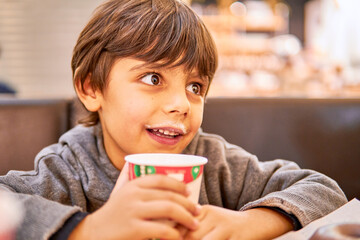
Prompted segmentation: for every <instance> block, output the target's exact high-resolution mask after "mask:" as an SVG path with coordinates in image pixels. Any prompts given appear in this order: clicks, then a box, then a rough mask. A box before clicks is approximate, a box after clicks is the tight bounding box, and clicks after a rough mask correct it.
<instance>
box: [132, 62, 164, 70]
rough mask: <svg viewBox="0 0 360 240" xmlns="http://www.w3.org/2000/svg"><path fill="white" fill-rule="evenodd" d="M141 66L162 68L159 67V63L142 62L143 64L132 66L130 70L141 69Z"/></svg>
mask: <svg viewBox="0 0 360 240" xmlns="http://www.w3.org/2000/svg"><path fill="white" fill-rule="evenodd" d="M141 68H161V67H159V65H156V64H153V63H142V64H138V65H135V66H133V67H132V68H130V71H136V70H139V69H141Z"/></svg>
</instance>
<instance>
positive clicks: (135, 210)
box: [69, 169, 199, 239]
mask: <svg viewBox="0 0 360 240" xmlns="http://www.w3.org/2000/svg"><path fill="white" fill-rule="evenodd" d="M125 170H126V169H123V172H125ZM125 179H126V178H124V177H123V175H122V176H120V177H119V180H118V181H117V183H116V185H115V187H114V190H113V192H112V194H111V195H110V198H109V200H108V201H107V202H106V203H105V204H104V206H102V207H101V208H100V209H99V210H97V211H96V212H94V213H92V214H90V215H88V216H87V217H85V219H84V220H83V221H82V222H80V224H79V225H78V226H77V227H76V228H75V229H74V231H73V232H72V234H71V236H70V238H69V239H150V238H162V239H179V238H180V236H181V235H180V232H179V230H177V229H176V228H175V227H171V226H169V225H166V224H164V223H161V222H159V221H156V220H163V219H170V220H173V221H174V222H176V223H178V224H181V225H183V226H185V227H186V228H188V229H192V230H195V229H196V228H197V226H198V220H197V219H196V218H195V217H194V216H196V215H198V214H199V209H198V207H197V206H196V204H194V203H192V202H191V201H190V200H189V199H187V195H188V191H187V189H186V185H185V184H184V183H182V182H179V181H177V180H175V179H173V178H170V177H167V176H164V175H149V176H145V177H141V178H138V179H135V180H132V181H130V182H129V181H127V180H125Z"/></svg>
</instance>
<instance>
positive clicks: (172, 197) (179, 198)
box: [139, 189, 200, 216]
mask: <svg viewBox="0 0 360 240" xmlns="http://www.w3.org/2000/svg"><path fill="white" fill-rule="evenodd" d="M139 198H141V200H142V201H146V202H147V201H158V200H162V201H165V200H166V201H171V202H174V203H177V204H179V205H181V206H183V207H184V208H185V209H186V210H187V211H189V212H190V213H191V214H193V215H194V216H198V215H199V214H200V205H198V204H196V203H194V202H192V201H191V200H190V199H188V198H187V197H185V196H183V195H181V194H178V193H175V192H172V191H165V190H157V189H145V190H144V191H143V192H142V193H141V197H140V196H139Z"/></svg>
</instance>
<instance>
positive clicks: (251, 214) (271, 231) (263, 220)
mask: <svg viewBox="0 0 360 240" xmlns="http://www.w3.org/2000/svg"><path fill="white" fill-rule="evenodd" d="M198 219H199V221H200V226H199V228H198V229H197V230H194V231H191V230H190V231H187V232H186V230H185V228H182V234H183V235H184V239H186V240H193V239H206V240H222V239H230V240H235V239H272V238H274V237H277V236H280V235H282V234H284V233H286V232H288V231H290V230H292V229H293V227H292V224H291V222H290V221H289V220H288V219H287V218H286V217H285V216H283V215H282V214H280V213H278V212H276V211H274V210H271V209H267V208H255V209H250V210H247V211H243V212H238V211H232V210H228V209H224V208H219V207H215V206H210V205H206V206H203V207H202V210H201V213H200V215H199V216H198Z"/></svg>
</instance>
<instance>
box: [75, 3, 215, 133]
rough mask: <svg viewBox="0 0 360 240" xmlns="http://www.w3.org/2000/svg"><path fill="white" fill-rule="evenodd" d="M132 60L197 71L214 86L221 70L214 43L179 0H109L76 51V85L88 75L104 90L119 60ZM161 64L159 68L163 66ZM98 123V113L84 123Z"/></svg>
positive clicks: (88, 26) (98, 87)
mask: <svg viewBox="0 0 360 240" xmlns="http://www.w3.org/2000/svg"><path fill="white" fill-rule="evenodd" d="M123 57H133V58H136V59H139V60H142V61H145V62H147V63H152V64H157V65H158V66H159V67H164V66H169V67H175V66H180V65H183V66H185V69H186V70H189V71H191V70H192V69H193V68H195V69H197V70H198V72H199V74H200V77H204V78H208V79H209V81H210V82H211V80H212V78H213V76H214V74H215V70H216V67H217V52H216V47H215V44H214V42H213V40H212V38H211V36H210V34H209V32H208V30H207V29H206V27H205V25H204V24H203V22H202V21H201V19H200V18H199V17H198V16H197V15H196V14H195V13H194V12H193V11H192V10H191V9H190V8H189V7H188V6H187V5H186V4H184V3H182V2H181V1H179V0H110V1H107V2H105V3H103V4H102V5H100V6H99V7H98V8H97V9H96V11H95V13H94V15H93V17H92V18H91V19H90V21H89V23H88V24H87V25H86V26H85V28H84V29H83V31H82V32H81V34H80V36H79V39H78V41H77V43H76V46H75V48H74V51H73V58H72V62H71V67H72V71H73V83H74V86H75V85H76V84H78V83H81V87H82V88H83V84H84V81H85V79H86V77H87V76H90V84H91V87H92V88H93V89H94V90H100V91H103V90H104V88H105V87H106V84H107V78H108V75H109V73H110V70H111V67H112V65H113V63H114V62H115V60H116V59H118V58H123ZM160 63H161V64H160ZM98 121H99V116H98V113H97V112H93V113H90V115H89V116H88V117H87V118H86V119H84V120H83V121H81V123H84V124H86V125H88V126H91V125H95V124H96V123H98Z"/></svg>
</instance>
